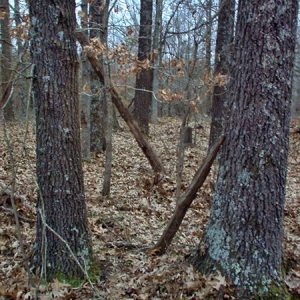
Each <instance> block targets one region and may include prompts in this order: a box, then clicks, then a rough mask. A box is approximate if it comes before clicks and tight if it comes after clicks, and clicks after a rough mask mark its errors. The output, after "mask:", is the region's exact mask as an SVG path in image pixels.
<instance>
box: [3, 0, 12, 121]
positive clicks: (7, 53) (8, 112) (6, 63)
mask: <svg viewBox="0 0 300 300" xmlns="http://www.w3.org/2000/svg"><path fill="white" fill-rule="evenodd" d="M0 14H1V16H2V17H1V18H0V30H1V41H0V43H1V49H2V53H1V55H0V68H1V95H4V93H5V90H6V88H7V86H9V81H10V74H11V46H12V45H11V40H10V34H9V1H8V0H0ZM4 117H5V119H6V120H13V119H14V109H13V102H12V101H11V100H10V101H9V102H8V103H7V104H6V106H5V108H4Z"/></svg>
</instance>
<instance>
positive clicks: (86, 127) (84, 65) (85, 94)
mask: <svg viewBox="0 0 300 300" xmlns="http://www.w3.org/2000/svg"><path fill="white" fill-rule="evenodd" d="M81 10H82V12H83V16H82V18H81V27H82V28H84V29H87V28H88V5H87V0H81ZM80 71H81V76H80V77H81V94H80V125H81V129H80V135H81V156H82V159H83V160H86V161H89V160H90V159H91V151H90V150H91V96H90V93H91V91H90V88H89V86H90V80H89V75H90V65H89V62H88V60H87V58H86V56H85V55H84V54H83V53H82V54H81V68H80Z"/></svg>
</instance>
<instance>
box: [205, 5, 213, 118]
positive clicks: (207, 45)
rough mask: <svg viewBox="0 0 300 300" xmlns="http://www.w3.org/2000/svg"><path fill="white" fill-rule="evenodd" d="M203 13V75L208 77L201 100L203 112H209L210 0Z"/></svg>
mask: <svg viewBox="0 0 300 300" xmlns="http://www.w3.org/2000/svg"><path fill="white" fill-rule="evenodd" d="M205 15H206V22H207V25H206V29H205V30H206V32H205V64H204V76H205V77H206V78H207V79H208V80H207V81H208V82H207V83H206V91H205V99H204V101H203V105H204V111H205V113H210V111H211V96H212V94H211V88H210V86H209V84H210V78H211V75H212V74H211V73H212V72H211V37H212V35H211V33H212V0H207V1H206V5H205Z"/></svg>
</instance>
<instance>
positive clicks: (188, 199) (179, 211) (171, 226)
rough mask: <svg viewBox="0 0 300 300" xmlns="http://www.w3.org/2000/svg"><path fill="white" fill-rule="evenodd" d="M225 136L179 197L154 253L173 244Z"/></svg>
mask: <svg viewBox="0 0 300 300" xmlns="http://www.w3.org/2000/svg"><path fill="white" fill-rule="evenodd" d="M224 140H225V137H224V136H222V137H221V138H220V139H219V140H218V141H217V142H216V143H215V144H214V145H213V147H212V148H211V150H210V152H209V154H208V155H207V157H206V158H205V160H204V161H203V163H202V165H201V167H200V168H199V169H198V170H197V172H196V174H195V175H194V178H193V180H192V182H191V184H190V186H189V187H188V189H187V190H186V191H185V193H184V194H182V195H181V196H180V198H179V201H178V202H177V204H176V207H175V211H174V213H173V216H172V217H171V219H170V221H169V223H168V225H167V227H166V229H165V231H164V232H163V234H162V236H161V238H160V239H159V241H158V242H157V243H156V245H155V246H154V247H153V248H152V249H151V251H150V253H151V254H152V255H162V254H164V253H165V252H166V250H167V248H168V247H169V245H170V244H171V242H172V240H173V238H174V236H175V234H176V232H177V231H178V229H179V227H180V225H181V223H182V220H183V218H184V216H185V214H186V212H187V210H188V208H189V207H190V206H191V204H192V202H193V200H194V199H195V198H196V195H197V192H198V190H199V188H200V187H201V186H202V185H203V183H204V181H205V179H206V177H207V176H208V174H209V171H210V168H211V166H212V164H213V162H214V160H215V158H216V156H217V154H218V152H219V149H220V147H221V145H222V144H223V143H224Z"/></svg>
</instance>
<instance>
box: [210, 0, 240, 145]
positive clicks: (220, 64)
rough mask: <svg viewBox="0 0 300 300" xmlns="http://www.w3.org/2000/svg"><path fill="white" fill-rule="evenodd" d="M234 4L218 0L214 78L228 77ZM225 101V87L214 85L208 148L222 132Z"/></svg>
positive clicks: (232, 0)
mask: <svg viewBox="0 0 300 300" xmlns="http://www.w3.org/2000/svg"><path fill="white" fill-rule="evenodd" d="M234 3H235V0H220V4H219V6H220V11H219V15H218V29H217V40H216V50H215V70H214V76H219V75H221V76H229V66H230V48H231V45H232V42H233V31H234ZM226 101H227V88H226V85H219V84H218V85H215V86H214V89H213V95H212V109H211V127H210V137H209V148H210V147H211V146H212V145H213V144H214V143H215V141H216V140H217V138H218V137H219V136H220V135H221V134H222V132H223V124H224V115H225V107H226Z"/></svg>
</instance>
